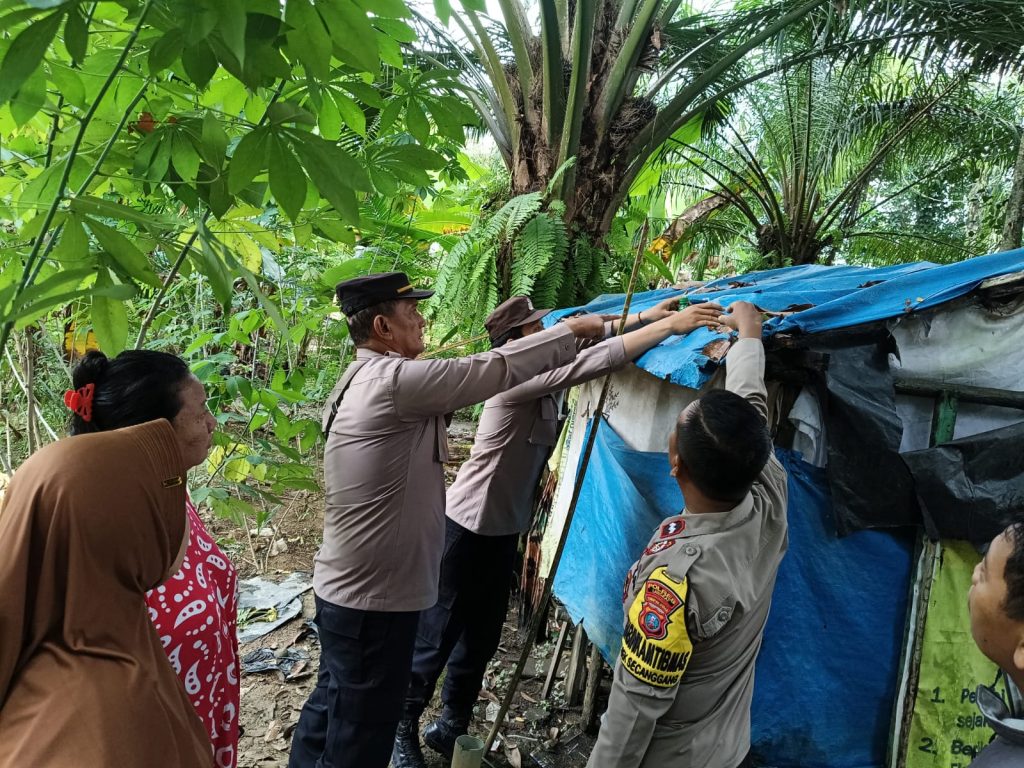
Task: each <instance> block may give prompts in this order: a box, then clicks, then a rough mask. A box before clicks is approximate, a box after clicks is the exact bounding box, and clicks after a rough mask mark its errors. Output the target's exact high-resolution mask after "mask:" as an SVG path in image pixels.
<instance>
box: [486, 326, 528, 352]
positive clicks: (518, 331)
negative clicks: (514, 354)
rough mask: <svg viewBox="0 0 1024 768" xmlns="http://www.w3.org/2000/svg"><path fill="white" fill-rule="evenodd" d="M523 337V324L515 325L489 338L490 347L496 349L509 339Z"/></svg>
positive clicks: (513, 339)
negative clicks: (495, 336) (496, 336)
mask: <svg viewBox="0 0 1024 768" xmlns="http://www.w3.org/2000/svg"><path fill="white" fill-rule="evenodd" d="M521 338H523V326H521V325H517V326H516V327H515V328H509V329H508V330H507V331H505V332H504V333H503V334H501V336H499V337H498V338H496V339H491V349H497V348H498V347H503V346H505V345H506V344H508V343H509V342H510V341H515V340H516V339H521Z"/></svg>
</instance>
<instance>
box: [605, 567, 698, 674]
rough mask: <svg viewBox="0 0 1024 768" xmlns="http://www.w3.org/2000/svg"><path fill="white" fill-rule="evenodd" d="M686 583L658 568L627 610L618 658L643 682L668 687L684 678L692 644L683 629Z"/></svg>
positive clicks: (628, 670) (684, 627) (685, 630)
mask: <svg viewBox="0 0 1024 768" xmlns="http://www.w3.org/2000/svg"><path fill="white" fill-rule="evenodd" d="M687 589H688V583H687V581H686V579H683V580H682V581H681V582H680V581H676V580H675V579H673V578H672V577H671V576H669V575H668V569H667V568H665V567H661V568H657V569H655V571H654V572H653V573H652V574H651V575H650V576H649V577H648V578H647V581H645V582H644V584H643V586H641V587H640V589H639V590H638V591H637V593H636V597H635V598H634V599H633V604H632V605H631V606H630V608H629V615H628V619H627V621H626V628H625V631H624V632H623V635H622V650H621V652H620V653H619V658H620V660H621V661H622V666H623V667H624V668H625V670H626V671H627V672H629V673H630V674H631V675H632V676H633V677H635V678H636V679H637V680H639V681H640V682H642V683H646V684H647V685H652V686H655V687H657V688H671V687H673V686H675V685H676V684H677V683H678V682H679V681H680V679H682V677H683V673H684V672H685V671H686V666H687V664H689V662H690V654H691V653H692V652H693V643H692V642H691V641H690V635H689V632H688V631H687V629H686V619H685V610H684V609H685V606H686V592H687Z"/></svg>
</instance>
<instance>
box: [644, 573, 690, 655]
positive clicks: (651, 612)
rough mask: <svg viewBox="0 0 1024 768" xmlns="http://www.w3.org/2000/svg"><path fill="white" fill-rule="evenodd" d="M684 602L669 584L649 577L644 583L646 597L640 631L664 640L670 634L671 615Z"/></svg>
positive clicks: (652, 637)
mask: <svg viewBox="0 0 1024 768" xmlns="http://www.w3.org/2000/svg"><path fill="white" fill-rule="evenodd" d="M682 604H683V601H682V600H681V599H680V598H679V595H677V594H676V593H675V592H674V591H673V590H672V588H671V587H669V586H668V585H667V584H665V583H664V582H662V581H657V580H655V579H648V580H647V582H646V583H645V584H644V598H643V603H642V604H641V605H640V622H639V623H640V631H641V632H643V633H644V635H645V636H646V637H647V639H649V640H664V639H665V638H666V637H667V636H668V625H669V624H670V623H671V621H672V619H671V616H672V614H673V613H675V612H676V611H677V610H679V607H680V606H681V605H682Z"/></svg>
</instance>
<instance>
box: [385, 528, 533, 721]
mask: <svg viewBox="0 0 1024 768" xmlns="http://www.w3.org/2000/svg"><path fill="white" fill-rule="evenodd" d="M518 540H519V536H518V535H516V534H511V535H509V536H481V535H480V534H477V533H473V532H472V531H469V530H466V529H465V528H463V527H462V526H461V525H459V524H458V523H456V522H453V521H452V520H449V519H446V520H445V545H444V557H443V558H442V560H441V582H440V584H439V587H438V597H437V605H435V606H434V607H433V608H429V609H427V610H426V611H423V612H422V613H421V614H420V621H419V628H418V629H417V632H416V650H415V652H414V653H413V661H412V679H411V681H410V683H409V693H408V695H407V696H406V699H405V717H406V718H409V719H412V720H418V719H419V717H420V715H422V714H423V710H424V709H425V708H426V706H427V704H428V703H429V702H430V699H431V697H432V696H433V695H434V688H435V687H436V686H437V680H438V678H439V677H440V675H441V670H442V669H444V668H445V665H447V667H448V673H447V675H446V676H445V681H444V687H443V688H442V689H441V701H442V703H443V704H444V706H445V708H446V709H447V710H448V711H449V712H450V713H452V714H454V715H456V716H458V717H466V718H468V717H469V716H470V715H471V714H472V710H473V704H474V703H475V702H476V699H477V696H478V695H479V693H480V687H481V685H482V684H483V679H484V673H485V672H486V671H487V662H489V661H490V660H491V658H492V657H493V656H494V652H495V651H496V650H497V649H498V644H499V643H500V642H501V627H502V624H504V622H505V614H506V613H507V611H508V598H509V590H510V589H511V586H512V566H513V564H514V562H515V556H516V549H517V545H518Z"/></svg>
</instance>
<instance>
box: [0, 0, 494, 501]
mask: <svg viewBox="0 0 1024 768" xmlns="http://www.w3.org/2000/svg"><path fill="white" fill-rule="evenodd" d="M409 18H410V11H409V9H408V8H407V7H406V5H405V4H404V3H403V2H401V1H400V0H358V1H357V0H295V1H294V2H292V1H290V2H288V3H287V4H281V3H278V2H276V1H275V0H186V1H185V2H182V1H181V0H141V1H140V2H116V1H114V0H100V1H99V2H85V1H84V0H66V1H65V2H40V1H39V0H35V1H34V2H30V3H22V2H17V1H13V2H7V3H3V4H0V30H2V31H3V33H4V36H3V39H0V164H2V170H0V215H3V216H4V218H5V220H6V224H5V227H4V228H3V230H2V231H0V244H2V250H0V349H3V350H8V351H9V349H10V346H11V345H9V344H8V340H9V339H11V338H12V337H16V338H18V339H19V345H18V347H17V350H18V351H19V354H18V355H15V357H14V358H11V362H10V364H8V362H7V360H6V359H5V360H4V363H3V365H4V368H3V369H0V388H2V390H3V394H4V398H3V400H4V403H5V406H6V404H7V403H12V404H13V403H15V402H18V398H9V395H11V394H12V392H11V390H10V389H9V387H11V386H13V385H14V382H15V379H14V378H13V374H14V373H15V371H16V370H17V368H18V367H24V366H25V365H28V361H29V360H35V361H36V362H37V363H42V362H43V360H47V362H46V369H45V372H43V371H40V373H39V374H38V376H37V379H36V388H37V389H38V393H37V394H39V396H40V402H41V404H42V411H41V418H42V419H43V420H44V421H45V422H47V423H53V424H56V425H58V428H57V429H54V430H53V434H59V433H60V429H59V425H60V424H62V423H63V422H64V420H65V418H66V412H65V411H63V409H62V406H61V405H60V394H61V392H62V390H63V389H64V388H65V387H66V386H67V383H68V381H67V371H68V369H67V366H66V365H65V363H64V362H63V361H58V360H57V359H56V358H57V357H58V353H59V350H60V347H61V340H62V335H63V329H64V328H65V327H67V328H71V329H73V332H74V335H75V337H76V338H77V339H78V340H79V341H82V340H84V339H85V338H86V335H87V334H88V333H89V331H92V332H93V333H94V337H90V338H94V339H95V341H96V342H98V344H99V346H100V347H101V348H102V349H103V350H104V351H105V352H107V353H108V354H116V353H117V352H119V351H121V350H122V349H125V348H129V347H132V346H137V345H143V344H145V345H146V346H153V347H157V348H161V349H167V350H169V351H172V352H176V353H179V354H183V355H184V356H185V357H186V358H187V359H189V360H190V362H191V363H192V365H193V367H194V369H195V370H196V372H197V374H198V375H200V378H202V379H203V380H204V383H205V384H206V385H207V388H208V390H209V392H210V394H211V399H212V403H213V404H214V405H215V406H216V408H217V410H218V412H219V416H218V418H219V420H220V423H221V428H220V430H219V431H218V432H217V434H216V437H215V443H216V446H217V447H218V449H221V453H220V457H219V459H218V460H217V462H216V466H212V465H211V467H210V468H209V473H210V474H209V480H210V482H209V483H208V484H207V485H208V489H207V490H201V491H200V493H199V498H200V499H206V500H208V501H209V503H210V504H212V505H213V506H214V507H215V508H216V509H218V510H219V511H221V512H223V513H225V514H230V515H232V516H234V517H236V518H238V516H239V515H243V516H245V515H250V516H255V518H256V519H261V516H266V515H269V514H273V513H274V511H275V510H276V509H278V508H280V507H281V504H282V494H283V493H286V492H294V491H298V490H304V489H312V488H313V487H314V479H313V478H312V476H311V471H312V470H311V469H310V467H312V466H315V462H314V461H311V460H310V456H311V453H312V452H315V451H316V450H317V449H318V434H319V427H318V418H317V414H316V413H315V410H311V409H313V408H315V406H316V405H317V404H318V403H319V400H320V399H321V398H322V397H323V396H324V395H325V394H326V392H327V391H329V389H330V387H331V385H332V384H333V379H334V377H335V376H336V375H337V373H338V364H339V363H340V361H341V358H342V354H343V351H344V349H346V344H347V342H346V339H345V334H344V324H343V323H339V322H338V319H337V317H332V315H333V313H334V311H335V310H334V307H333V305H332V304H331V298H332V293H331V291H330V289H329V287H328V286H325V285H324V284H323V283H322V282H321V279H320V278H321V274H322V273H324V272H326V271H327V270H328V269H329V268H330V267H333V266H335V265H337V264H338V263H343V262H344V261H345V260H346V259H353V257H358V256H361V253H360V250H359V249H360V248H361V249H362V250H363V251H364V252H365V251H366V249H367V248H368V247H373V248H375V249H377V250H379V251H389V250H392V249H395V250H397V251H398V253H397V255H389V256H388V257H387V268H393V267H394V266H395V264H398V265H399V268H401V267H405V266H408V268H409V270H410V271H411V272H413V273H414V274H417V275H422V274H424V273H429V271H430V270H429V267H428V265H427V264H426V259H424V258H423V257H424V254H425V253H426V250H425V248H426V246H425V245H422V242H423V241H421V244H417V245H415V246H412V245H409V244H408V242H405V241H402V240H401V239H400V238H399V237H398V236H397V235H394V233H391V232H389V231H388V230H387V229H386V228H385V229H381V228H380V226H379V222H378V221H375V220H374V219H373V218H372V214H374V213H377V212H380V208H381V207H384V208H385V209H386V208H388V206H389V205H391V204H392V203H396V202H397V203H399V204H404V201H407V200H409V199H415V198H416V196H417V194H425V192H424V190H425V189H426V188H429V187H430V186H432V185H433V184H434V181H435V178H437V177H438V176H440V177H442V178H447V179H450V180H453V181H454V180H457V179H459V178H462V176H463V175H464V174H463V173H462V171H461V169H460V167H459V164H458V160H457V157H458V153H459V148H460V144H461V142H462V140H463V138H464V134H463V126H464V125H465V124H467V123H468V124H475V123H476V118H475V117H474V115H473V114H472V113H471V112H470V111H469V109H468V107H467V106H466V105H465V104H464V103H463V100H462V96H461V90H462V86H461V84H460V83H459V82H458V81H457V80H456V79H455V78H454V77H452V74H451V73H450V72H449V71H448V70H446V69H442V68H439V67H434V66H433V65H430V64H429V63H426V62H424V61H422V60H418V61H416V62H414V63H413V64H412V65H407V60H406V51H407V49H408V45H409V44H410V43H411V42H413V41H414V40H415V33H414V32H413V30H412V28H411V27H410V26H409V24H408V23H407V22H408V19H409ZM368 213H369V214H371V216H369V217H368V216H367V214H368ZM357 243H360V245H359V246H357ZM405 258H408V262H409V263H408V265H407V264H406V262H405V261H404V260H403V259H405ZM355 260H356V262H357V263H359V264H360V265H361V267H362V268H363V269H367V270H369V269H373V268H376V269H380V268H381V267H382V266H383V261H382V260H377V261H372V260H371V262H370V263H369V264H367V263H366V262H362V261H360V260H359V259H355ZM26 338H28V339H32V340H33V343H32V344H29V346H28V348H26V351H24V355H22V354H21V352H22V351H23V350H22V340H23V339H26ZM58 362H60V364H59V365H57V364H56V363H58ZM23 378H24V376H22V379H23ZM22 402H24V401H22ZM0 415H2V416H3V419H4V421H3V423H4V428H5V431H6V434H7V436H8V443H7V448H8V450H7V456H6V457H5V460H4V462H3V463H4V464H8V463H11V464H14V463H17V461H18V460H19V459H20V458H21V457H23V456H24V455H25V453H26V452H27V450H28V449H29V448H30V447H35V446H37V445H38V444H39V440H38V439H37V440H35V441H34V442H33V443H31V444H30V442H29V441H28V435H27V430H26V429H25V428H26V427H27V426H28V425H29V424H30V423H31V421H33V420H34V419H32V420H30V419H29V415H28V413H27V411H25V410H24V409H21V410H20V412H19V409H17V408H15V409H12V410H0ZM8 459H9V461H8ZM243 465H244V466H243ZM247 467H248V469H247ZM243 470H244V471H243ZM238 519H239V520H241V518H238Z"/></svg>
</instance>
